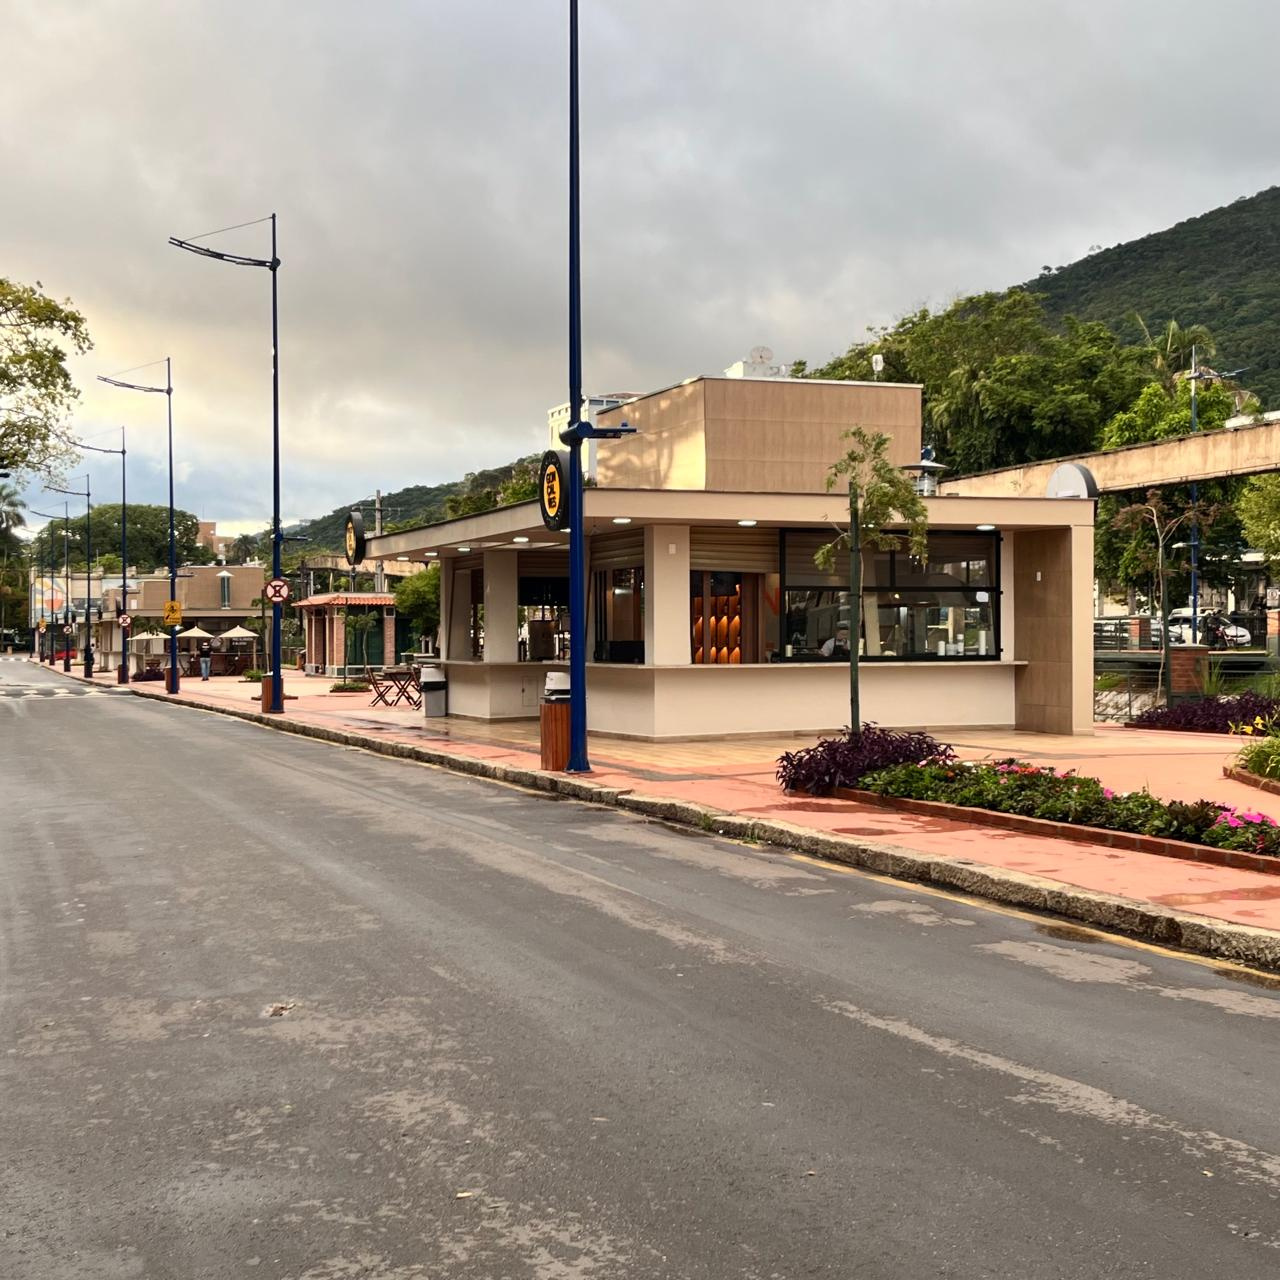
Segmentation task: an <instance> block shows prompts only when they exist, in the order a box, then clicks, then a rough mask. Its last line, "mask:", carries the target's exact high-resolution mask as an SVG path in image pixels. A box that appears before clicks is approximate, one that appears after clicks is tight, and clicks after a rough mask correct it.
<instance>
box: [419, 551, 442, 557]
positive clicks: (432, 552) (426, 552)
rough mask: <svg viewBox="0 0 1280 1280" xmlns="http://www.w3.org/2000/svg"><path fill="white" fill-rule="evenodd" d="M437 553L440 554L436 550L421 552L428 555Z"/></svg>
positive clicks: (436, 554)
mask: <svg viewBox="0 0 1280 1280" xmlns="http://www.w3.org/2000/svg"><path fill="white" fill-rule="evenodd" d="M439 554H440V553H439V552H438V551H424V552H423V555H428V556H438V555H439Z"/></svg>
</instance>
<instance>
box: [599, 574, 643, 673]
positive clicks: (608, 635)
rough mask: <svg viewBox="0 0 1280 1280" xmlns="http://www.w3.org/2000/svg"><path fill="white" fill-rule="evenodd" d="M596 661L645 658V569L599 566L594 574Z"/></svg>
mask: <svg viewBox="0 0 1280 1280" xmlns="http://www.w3.org/2000/svg"><path fill="white" fill-rule="evenodd" d="M594 578H595V582H594V590H595V601H594V614H595V651H594V657H595V661H597V662H643V661H644V570H643V569H642V568H635V569H601V570H599V571H597V572H596V574H595V575H594Z"/></svg>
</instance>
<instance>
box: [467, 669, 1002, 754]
mask: <svg viewBox="0 0 1280 1280" xmlns="http://www.w3.org/2000/svg"><path fill="white" fill-rule="evenodd" d="M445 668H446V676H447V679H448V682H449V714H450V715H457V716H467V717H472V718H475V719H482V720H509V719H532V718H534V717H536V715H537V712H538V703H539V699H540V698H541V696H542V690H543V686H544V682H545V679H546V673H547V672H548V671H550V670H554V671H564V670H565V669H566V668H565V667H564V666H563V665H559V664H551V663H484V662H458V663H455V662H450V663H446V664H445ZM1017 670H1018V668H1017V667H1016V666H1015V665H1014V664H1012V663H996V662H986V663H945V664H943V663H936V664H935V663H927V662H925V663H884V664H880V665H873V664H865V665H864V666H863V667H862V669H861V672H860V689H861V695H862V707H863V714H864V717H865V718H866V719H868V720H875V721H876V722H877V723H880V724H884V725H891V726H897V727H904V728H920V727H931V728H940V729H946V728H955V727H959V726H986V725H998V726H1009V725H1012V724H1013V722H1014V714H1015V711H1014V681H1015V672H1016V671H1017ZM588 680H589V697H588V700H587V719H588V726H589V728H590V729H591V731H592V732H594V733H607V734H615V735H618V736H620V737H630V738H641V739H650V740H654V739H656V740H662V739H671V740H689V739H694V740H696V739H700V738H702V739H716V738H723V737H726V736H729V735H744V734H784V733H816V732H824V731H834V730H838V729H840V728H841V727H843V726H844V725H845V724H847V723H848V720H849V669H848V667H846V666H843V665H841V664H838V663H817V664H813V665H804V664H773V665H764V664H762V665H755V666H737V667H720V666H714V667H693V666H679V667H652V666H632V665H618V666H612V665H609V664H603V663H601V664H596V663H593V664H591V665H590V667H589V671H588ZM944 713H945V714H944Z"/></svg>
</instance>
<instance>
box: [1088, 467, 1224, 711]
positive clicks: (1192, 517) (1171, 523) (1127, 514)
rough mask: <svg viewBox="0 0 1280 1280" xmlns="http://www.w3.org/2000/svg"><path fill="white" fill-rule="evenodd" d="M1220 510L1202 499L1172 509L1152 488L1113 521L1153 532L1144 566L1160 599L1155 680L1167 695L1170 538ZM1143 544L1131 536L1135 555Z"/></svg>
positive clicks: (1204, 525)
mask: <svg viewBox="0 0 1280 1280" xmlns="http://www.w3.org/2000/svg"><path fill="white" fill-rule="evenodd" d="M1219 513H1220V508H1219V507H1218V506H1216V505H1214V506H1206V505H1205V504H1204V503H1199V502H1193V503H1188V504H1184V505H1180V506H1179V508H1178V509H1177V511H1176V512H1175V511H1174V510H1172V509H1171V508H1170V507H1169V506H1168V504H1167V502H1166V501H1165V497H1164V495H1163V494H1162V493H1161V492H1160V491H1159V490H1158V489H1152V490H1151V492H1149V493H1148V494H1147V500H1146V501H1145V502H1135V503H1133V504H1132V505H1131V506H1128V507H1125V508H1124V509H1123V510H1122V511H1120V512H1119V513H1118V514H1117V515H1116V516H1115V517H1114V518H1113V521H1112V523H1113V524H1114V525H1115V526H1116V527H1117V528H1120V529H1128V530H1129V531H1130V532H1132V533H1136V532H1137V531H1138V530H1139V529H1141V528H1142V527H1144V526H1145V527H1147V528H1149V529H1150V530H1151V532H1152V533H1153V534H1154V535H1155V537H1154V542H1155V545H1154V547H1152V548H1150V549H1149V550H1147V551H1146V556H1147V559H1148V565H1147V567H1149V569H1150V570H1151V571H1152V572H1153V573H1154V575H1155V584H1156V593H1157V598H1158V600H1159V607H1160V673H1159V681H1158V683H1159V684H1161V685H1163V686H1164V687H1165V693H1166V695H1167V694H1168V693H1169V692H1170V679H1169V646H1170V643H1171V639H1170V635H1169V591H1168V578H1169V574H1168V554H1167V551H1168V547H1169V543H1170V539H1171V538H1172V537H1173V535H1174V534H1175V533H1176V532H1177V531H1178V530H1179V529H1181V528H1183V527H1184V526H1189V525H1190V524H1191V523H1192V522H1193V521H1194V522H1198V524H1199V527H1200V529H1201V530H1205V529H1208V528H1211V527H1212V525H1213V522H1214V521H1215V520H1216V519H1217V517H1218V515H1219ZM1143 547H1144V544H1143V542H1142V541H1141V540H1139V539H1137V538H1134V539H1133V541H1132V543H1131V548H1132V554H1133V555H1134V556H1135V557H1140V556H1142V555H1143ZM1194 621H1195V624H1196V625H1197V626H1198V625H1199V621H1200V620H1199V619H1198V618H1197V619H1195V620H1194Z"/></svg>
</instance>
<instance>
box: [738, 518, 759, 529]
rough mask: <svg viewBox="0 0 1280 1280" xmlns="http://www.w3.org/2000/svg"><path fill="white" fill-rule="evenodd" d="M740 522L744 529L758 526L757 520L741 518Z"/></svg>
mask: <svg viewBox="0 0 1280 1280" xmlns="http://www.w3.org/2000/svg"><path fill="white" fill-rule="evenodd" d="M738 523H739V524H740V525H741V526H742V527H743V528H744V529H754V528H755V527H756V521H755V520H739V521H738Z"/></svg>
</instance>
